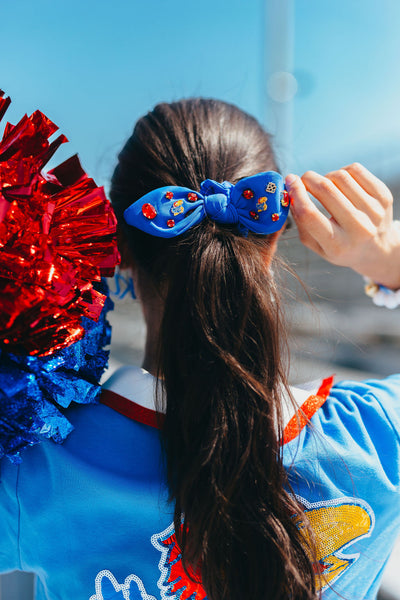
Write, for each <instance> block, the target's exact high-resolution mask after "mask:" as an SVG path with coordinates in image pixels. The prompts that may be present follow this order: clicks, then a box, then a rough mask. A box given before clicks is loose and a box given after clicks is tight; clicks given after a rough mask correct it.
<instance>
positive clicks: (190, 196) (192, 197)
mask: <svg viewBox="0 0 400 600" xmlns="http://www.w3.org/2000/svg"><path fill="white" fill-rule="evenodd" d="M187 199H188V200H189V202H196V200H197V194H195V193H194V192H189V193H188V195H187Z"/></svg>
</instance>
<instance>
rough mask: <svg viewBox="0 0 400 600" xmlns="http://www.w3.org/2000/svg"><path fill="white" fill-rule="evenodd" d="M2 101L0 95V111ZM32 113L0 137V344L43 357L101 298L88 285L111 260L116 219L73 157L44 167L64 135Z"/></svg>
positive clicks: (68, 338) (94, 311)
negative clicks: (44, 170) (48, 168)
mask: <svg viewBox="0 0 400 600" xmlns="http://www.w3.org/2000/svg"><path fill="white" fill-rule="evenodd" d="M8 104H9V101H8V99H5V98H3V97H1V98H0V115H1V114H2V113H4V110H5V109H6V108H7V106H8ZM56 130H57V127H56V126H55V125H54V123H52V122H51V121H50V120H49V119H48V118H47V117H46V116H45V115H44V114H43V113H41V112H40V111H36V112H34V113H33V114H32V115H31V116H30V117H27V116H26V115H25V116H24V117H23V118H22V119H21V120H20V122H19V123H18V124H17V125H10V124H9V123H8V124H7V125H6V127H5V130H4V134H3V139H2V141H1V142H0V347H1V348H3V349H7V351H9V352H12V353H15V354H16V353H23V354H30V355H40V356H44V355H47V354H51V353H52V352H54V351H55V350H59V349H61V348H64V347H66V346H68V345H70V344H71V343H73V342H75V341H77V340H79V339H81V338H82V336H83V335H84V328H83V326H82V322H81V320H82V317H83V316H85V317H88V318H90V319H93V320H94V321H96V320H97V319H98V318H99V316H100V313H101V310H102V308H103V306H104V303H105V299H106V297H105V296H104V294H101V293H100V292H98V291H97V290H96V288H95V287H94V283H95V282H99V281H100V280H101V277H102V276H110V275H112V274H113V272H114V267H115V265H116V264H117V263H118V261H119V254H118V250H117V246H116V239H115V232H116V219H115V215H114V213H113V210H112V208H111V205H110V203H109V201H108V200H107V198H106V197H105V194H104V190H103V188H100V187H97V186H96V184H95V182H94V181H93V179H90V178H89V177H88V176H87V175H86V173H85V172H84V171H83V169H82V167H81V165H80V163H79V159H78V157H77V156H73V157H72V158H70V159H69V160H67V161H66V162H64V163H63V164H61V165H59V166H58V167H56V168H55V169H53V170H51V171H49V172H47V173H44V172H43V171H42V169H43V167H44V165H45V164H46V163H47V162H48V160H49V159H50V157H51V156H52V155H53V154H54V152H55V150H56V149H57V148H58V147H59V146H60V144H62V143H63V142H65V141H66V138H65V136H63V135H60V136H59V137H57V138H56V139H55V140H54V141H53V142H52V143H49V141H48V138H49V137H50V136H51V135H52V134H53V133H54V132H55V131H56Z"/></svg>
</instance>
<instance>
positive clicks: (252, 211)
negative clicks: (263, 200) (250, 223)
mask: <svg viewBox="0 0 400 600" xmlns="http://www.w3.org/2000/svg"><path fill="white" fill-rule="evenodd" d="M249 215H250V216H251V218H252V219H254V220H255V221H258V219H259V218H260V215H258V214H257V213H256V212H254V210H251V211H250V212H249Z"/></svg>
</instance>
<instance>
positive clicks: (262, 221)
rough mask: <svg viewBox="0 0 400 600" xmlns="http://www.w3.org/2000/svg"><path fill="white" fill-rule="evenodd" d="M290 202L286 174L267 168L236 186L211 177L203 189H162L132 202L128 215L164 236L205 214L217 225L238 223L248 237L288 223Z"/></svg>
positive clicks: (129, 219)
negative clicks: (284, 179)
mask: <svg viewBox="0 0 400 600" xmlns="http://www.w3.org/2000/svg"><path fill="white" fill-rule="evenodd" d="M289 204H290V200H289V196H288V193H287V191H286V190H285V186H284V181H283V177H282V176H281V175H280V174H279V173H276V172H275V171H268V172H266V173H258V174H257V175H253V176H252V177H246V178H244V179H241V180H240V181H239V182H238V183H237V184H236V185H233V184H232V183H229V182H228V181H224V182H223V183H217V182H216V181H213V180H212V179H206V180H205V181H203V183H202V184H201V186H200V193H199V192H195V191H193V190H190V189H189V188H185V187H179V186H167V187H162V188H157V189H156V190H153V191H151V192H149V193H148V194H145V195H144V196H142V198H140V199H139V200H137V201H136V202H134V203H133V204H131V206H130V207H129V208H127V209H126V210H125V212H124V218H125V221H126V223H127V224H128V225H132V226H134V227H137V228H138V229H141V230H142V231H145V232H146V233H149V234H151V235H155V236H157V237H164V238H171V237H175V236H177V235H181V234H182V233H185V232H186V231H187V230H188V229H190V227H193V226H194V225H197V223H200V221H202V220H203V219H204V218H205V217H206V216H207V217H209V218H210V219H213V220H214V221H216V222H217V223H221V224H231V225H238V228H239V230H240V231H241V233H242V234H244V235H246V234H247V233H248V231H252V232H253V233H259V234H264V235H265V234H268V233H274V232H275V231H279V230H280V229H281V228H282V227H283V225H284V223H285V221H286V218H287V216H288V213H289Z"/></svg>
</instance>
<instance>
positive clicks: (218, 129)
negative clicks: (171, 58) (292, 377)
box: [0, 99, 400, 600]
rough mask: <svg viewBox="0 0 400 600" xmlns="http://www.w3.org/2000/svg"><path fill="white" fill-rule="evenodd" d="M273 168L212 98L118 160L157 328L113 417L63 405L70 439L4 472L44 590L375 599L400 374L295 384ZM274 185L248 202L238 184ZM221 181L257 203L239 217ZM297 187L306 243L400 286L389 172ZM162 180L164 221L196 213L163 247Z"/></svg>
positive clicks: (24, 550)
mask: <svg viewBox="0 0 400 600" xmlns="http://www.w3.org/2000/svg"><path fill="white" fill-rule="evenodd" d="M276 170H277V167H276V163H275V159H274V156H273V152H272V149H271V145H270V140H269V136H268V135H267V134H266V133H265V132H264V131H263V130H262V128H261V127H260V125H259V124H258V123H257V122H256V121H255V120H254V119H253V118H252V117H250V116H249V115H247V114H245V113H243V112H242V111H240V110H239V109H237V108H236V107H234V106H231V105H228V104H225V103H222V102H218V101H213V100H202V99H195V100H184V101H181V102H176V103H172V104H161V105H158V106H157V107H156V108H155V109H154V110H153V111H152V112H151V113H149V114H148V115H146V116H145V117H143V118H142V119H140V120H139V121H138V123H137V125H136V127H135V130H134V133H133V135H132V137H131V138H130V139H129V140H128V142H127V143H126V145H125V146H124V148H123V150H122V152H121V153H120V156H119V162H118V166H117V168H116V170H115V173H114V176H113V179H112V189H111V198H112V202H113V205H114V207H115V211H116V214H117V218H118V222H119V226H120V233H121V249H122V253H123V260H124V262H125V266H129V267H130V268H131V269H132V275H133V279H134V286H135V289H136V293H137V296H138V298H139V301H140V302H141V305H142V309H143V314H144V318H145V321H146V325H147V339H146V348H145V357H144V362H143V367H144V370H139V369H135V368H129V367H128V368H123V369H122V370H120V371H119V372H117V373H116V374H115V375H113V376H112V377H111V379H110V380H109V382H107V383H106V385H105V391H104V394H103V405H100V406H96V407H93V406H87V407H82V406H79V407H76V408H73V409H68V418H69V420H70V421H71V422H72V423H73V425H74V427H75V431H74V432H73V433H72V434H71V435H70V437H69V438H68V439H67V441H66V442H65V443H64V444H63V445H62V446H56V445H54V444H52V443H51V442H49V443H43V444H41V445H40V446H36V447H34V448H32V449H28V450H27V451H26V453H25V456H24V461H23V463H22V465H21V466H20V467H19V469H18V471H17V470H16V469H15V467H14V466H12V465H8V464H6V465H5V468H4V469H3V473H2V475H3V486H2V488H1V494H2V498H1V501H2V505H3V506H4V507H7V508H4V509H3V510H4V518H3V536H2V539H3V542H0V543H1V547H0V550H1V554H0V556H2V557H7V559H6V558H4V565H3V566H4V568H7V569H11V568H23V569H26V570H33V571H35V572H36V573H37V574H38V575H39V579H40V584H39V586H40V592H39V598H62V599H64V598H82V599H83V598H88V597H89V595H90V594H92V595H91V596H90V599H91V600H101V599H106V598H107V599H109V598H122V597H124V598H142V599H151V598H163V599H164V598H165V599H166V598H176V599H180V600H189V599H190V600H194V599H195V598H196V600H197V599H201V598H205V597H207V598H209V599H210V600H225V599H228V598H229V600H236V599H239V598H240V599H241V600H242V599H243V598H257V599H261V598H265V599H267V598H268V599H274V600H278V599H283V598H285V599H287V598H293V599H306V598H307V599H311V598H316V597H317V596H318V594H319V593H322V595H323V597H324V598H334V597H337V596H340V595H341V596H344V597H346V598H352V599H355V598H359V599H360V600H361V599H367V598H368V599H369V598H375V596H376V593H377V589H378V586H379V581H380V577H381V573H382V570H383V567H384V564H385V561H386V559H387V557H388V555H389V553H390V548H391V547H392V544H393V542H394V540H395V537H396V535H397V533H398V531H399V529H400V511H399V504H400V493H399V475H400V470H399V432H400V424H399V416H400V415H399V413H400V408H399V403H398V402H397V403H396V402H395V400H396V396H397V395H398V394H399V392H400V377H399V376H395V377H393V378H389V379H387V380H385V381H383V382H377V381H375V382H372V381H371V382H364V383H354V382H343V383H341V384H339V385H337V386H334V387H332V382H331V381H330V380H325V381H324V382H323V384H322V385H321V387H320V388H319V390H316V393H315V394H314V395H312V396H311V397H309V398H308V397H307V395H306V396H305V397H304V394H302V392H301V391H298V390H295V389H293V388H290V387H289V385H288V382H287V375H286V371H285V365H284V337H285V335H284V325H283V323H282V319H281V315H280V305H279V290H278V286H277V284H276V283H275V280H274V273H277V272H278V271H279V262H278V260H277V257H276V254H275V251H276V244H277V240H278V237H279V234H280V232H281V231H282V226H283V222H284V220H285V216H286V214H287V210H286V209H287V204H288V201H287V198H286V196H285V195H284V193H283V188H282V184H281V182H280V179H279V176H278V175H277V173H276ZM271 171H273V172H274V173H272V174H271V173H270V172H271ZM260 173H261V174H262V177H263V178H264V179H262V181H264V183H265V182H266V187H265V190H266V193H265V196H259V197H258V196H257V198H255V196H254V193H253V196H252V195H251V193H250V192H253V189H252V188H251V187H249V186H250V183H248V182H253V181H254V179H249V180H247V179H246V180H244V178H248V177H251V176H255V175H256V174H260ZM208 179H210V180H213V181H212V182H211V183H207V184H206V185H204V184H203V185H202V182H204V181H205V180H208ZM224 181H227V182H230V183H231V184H233V185H234V184H238V185H239V187H238V188H236V189H239V190H240V195H241V198H242V200H241V202H242V201H243V198H245V199H246V200H249V201H251V202H255V201H256V200H257V203H258V204H257V206H258V208H256V209H254V207H253V204H251V207H250V208H249V209H248V210H247V209H246V210H247V213H248V214H247V216H246V219H245V221H244V223H245V225H243V222H242V221H240V220H239V221H238V219H237V214H236V213H237V212H239V209H236V208H234V209H233V208H232V202H230V198H231V196H232V197H233V196H234V194H235V193H236V192H234V191H232V190H233V188H232V186H230V185H229V184H226V185H225V187H223V186H219V187H218V186H217V185H216V184H215V182H218V183H220V182H224ZM243 181H244V182H245V183H243V184H242V183H238V182H243ZM258 182H259V180H258V179H257V184H255V185H258ZM270 184H272V186H271V185H270ZM251 185H252V183H251ZM177 186H179V187H183V188H185V191H184V192H182V191H180V190H179V189H178V188H177ZM240 186H242V187H240ZM274 186H275V187H274ZM280 186H281V187H280ZM287 186H288V189H289V193H290V196H291V199H292V202H293V208H292V212H293V215H294V218H295V220H296V221H297V224H298V226H299V230H300V234H301V237H302V240H303V241H304V243H306V245H308V246H309V247H311V248H312V249H313V250H316V251H317V252H318V253H319V254H321V255H322V256H324V257H325V258H327V259H328V260H331V261H332V262H336V263H337V264H342V265H344V266H350V267H352V268H353V269H354V270H356V271H357V272H359V273H361V274H363V275H365V276H367V277H370V278H371V279H373V280H375V281H379V282H380V283H381V284H384V285H385V286H387V287H389V288H392V289H397V288H398V287H400V281H399V280H400V277H399V274H400V269H398V268H397V269H393V264H400V258H399V253H400V236H399V233H398V230H397V228H396V226H394V225H393V224H392V217H391V196H390V193H389V191H388V190H387V188H386V187H385V186H384V185H383V184H382V183H381V182H379V181H378V180H377V179H376V178H374V177H373V176H372V175H371V174H370V173H368V172H367V171H366V170H365V169H363V168H362V167H360V166H357V165H353V166H352V167H348V168H346V169H343V170H340V171H337V172H335V173H332V174H330V175H329V176H327V177H320V176H319V175H317V174H315V173H308V174H306V175H305V176H304V177H303V179H302V180H300V179H299V178H297V177H290V178H288V179H287ZM243 187H244V189H242V188H243ZM160 188H163V191H162V192H160V193H161V195H162V198H163V201H164V198H165V199H166V200H168V202H170V201H171V202H172V203H171V205H170V204H168V210H167V213H168V216H167V217H166V218H165V227H164V229H163V231H164V233H165V232H166V231H169V230H170V231H171V232H172V230H174V228H175V230H178V229H179V231H180V229H182V228H183V229H185V228H186V226H187V224H188V223H190V225H189V226H188V227H187V228H186V229H185V231H184V232H183V233H181V234H180V235H176V236H173V235H170V233H167V234H166V235H164V236H161V237H160V236H158V235H154V228H153V229H152V227H153V225H151V223H153V224H156V225H157V223H159V219H157V220H156V217H157V215H158V216H160V218H161V216H162V215H161V212H162V211H163V210H164V208H163V206H161V205H160V207H161V208H160V207H159V205H158V204H157V205H155V204H153V203H152V202H153V198H155V196H154V193H155V191H156V196H157V194H158V196H160V193H159V192H158V190H159V189H160ZM177 190H178V191H177ZM201 190H203V192H204V193H203V192H202V191H201ZM307 190H308V191H310V192H311V193H312V194H313V195H314V196H315V197H316V198H317V199H318V200H320V202H321V203H322V204H323V205H324V206H325V207H326V208H327V210H328V212H329V213H330V214H331V215H332V218H331V219H327V218H326V217H325V216H323V215H322V213H320V211H319V210H318V209H317V208H315V207H314V205H313V204H312V203H311V201H310V200H309V198H308V194H307ZM280 192H282V196H281V195H280ZM181 193H182V194H186V196H185V198H186V199H185V200H183V196H180V195H179V194H181ZM278 193H279V195H278V196H277V194H278ZM148 194H150V196H149V195H148ZM171 194H172V197H170V196H171ZM174 194H178V196H176V197H177V198H178V200H175V197H174ZM158 196H157V197H158ZM217 196H218V198H217ZM210 197H212V199H211V200H210ZM149 198H151V199H152V201H151V202H150V201H149ZM225 198H226V200H225ZM181 199H182V202H181V203H180V204H179V202H180V200H181ZM258 200H260V202H258ZM203 201H204V206H206V208H205V209H204V208H201V206H203V204H202V202H203ZM188 202H189V203H191V202H192V203H193V209H192V208H190V207H189V205H188V204H187V203H188ZM274 202H275V204H274V206H275V209H274V210H275V212H273V213H272V214H271V215H270V217H271V219H270V225H271V223H274V224H277V225H276V227H275V225H273V226H272V227H271V228H270V229H268V231H271V232H270V233H268V234H264V235H261V234H260V230H259V229H258V224H259V222H260V221H262V220H263V219H264V216H265V215H269V214H270V206H271V205H272V204H273V203H274ZM211 204H212V208H210V206H211ZM132 207H133V208H132ZM182 207H183V211H181V208H182ZM264 207H265V208H264ZM196 210H197V212H196ZM259 210H260V211H262V212H264V211H265V215H263V214H261V212H260V213H259V212H258V211H259ZM167 213H166V214H167ZM200 214H201V219H200V218H199V219H198V216H199V215H200ZM132 215H133V216H132ZM140 219H141V220H140ZM193 219H194V221H193ZM253 221H254V223H253ZM143 223H144V225H143ZM249 223H250V224H249ZM278 225H279V226H280V227H279V229H278V228H277V227H278ZM157 227H159V225H157ZM395 261H397V262H396V263H395ZM157 382H158V384H157ZM154 386H155V387H156V388H157V393H156V403H155V404H154V400H153V388H154ZM105 405H108V406H105ZM110 407H111V409H112V410H110ZM299 407H301V409H302V410H301V411H298V408H299ZM118 413H122V416H121V414H118ZM163 413H165V415H164V414H163ZM127 417H128V418H127ZM157 429H159V430H160V431H161V441H162V444H161V446H160V443H159V432H158V431H157ZM32 468H34V469H35V471H34V472H35V478H34V480H32V479H33V478H32ZM38 536H39V537H38ZM10 548H12V552H10ZM10 555H12V560H10Z"/></svg>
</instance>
